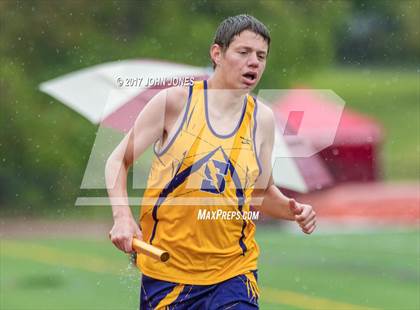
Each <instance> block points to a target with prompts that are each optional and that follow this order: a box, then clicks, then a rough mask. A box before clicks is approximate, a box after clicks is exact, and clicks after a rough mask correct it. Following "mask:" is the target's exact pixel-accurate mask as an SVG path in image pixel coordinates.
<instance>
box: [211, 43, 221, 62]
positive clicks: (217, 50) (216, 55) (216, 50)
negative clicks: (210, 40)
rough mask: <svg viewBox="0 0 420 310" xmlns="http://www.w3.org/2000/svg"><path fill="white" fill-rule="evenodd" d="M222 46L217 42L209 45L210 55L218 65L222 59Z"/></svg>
mask: <svg viewBox="0 0 420 310" xmlns="http://www.w3.org/2000/svg"><path fill="white" fill-rule="evenodd" d="M222 54H223V52H222V48H221V46H220V45H219V44H213V45H212V46H211V47H210V57H211V59H212V60H213V62H214V63H215V64H216V66H218V65H219V64H220V61H221V59H222Z"/></svg>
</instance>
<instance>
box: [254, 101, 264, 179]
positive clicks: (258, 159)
mask: <svg viewBox="0 0 420 310" xmlns="http://www.w3.org/2000/svg"><path fill="white" fill-rule="evenodd" d="M252 98H253V99H254V105H255V106H254V129H253V134H252V140H253V144H254V153H255V158H256V160H257V164H258V170H259V173H258V176H260V175H261V173H262V168H261V162H260V158H259V156H258V152H257V143H256V140H257V139H256V135H257V111H258V103H257V98H256V97H252Z"/></svg>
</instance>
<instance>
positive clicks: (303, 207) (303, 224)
mask: <svg viewBox="0 0 420 310" xmlns="http://www.w3.org/2000/svg"><path fill="white" fill-rule="evenodd" d="M289 208H290V210H291V211H292V213H293V214H294V216H295V221H296V222H297V223H298V224H299V226H300V228H301V229H302V231H303V232H304V233H305V234H311V233H312V232H313V231H314V230H315V227H316V214H315V211H314V210H313V208H312V206H311V205H307V204H303V203H298V202H296V201H295V200H294V199H290V200H289Z"/></svg>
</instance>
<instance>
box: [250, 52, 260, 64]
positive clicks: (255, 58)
mask: <svg viewBox="0 0 420 310" xmlns="http://www.w3.org/2000/svg"><path fill="white" fill-rule="evenodd" d="M259 64H260V63H259V61H258V56H257V53H250V56H249V58H248V66H250V67H258V65H259Z"/></svg>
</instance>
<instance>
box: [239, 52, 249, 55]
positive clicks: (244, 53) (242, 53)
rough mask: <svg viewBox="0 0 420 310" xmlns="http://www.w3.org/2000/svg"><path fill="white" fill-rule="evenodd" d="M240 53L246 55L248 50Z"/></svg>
mask: <svg viewBox="0 0 420 310" xmlns="http://www.w3.org/2000/svg"><path fill="white" fill-rule="evenodd" d="M239 54H241V55H246V54H247V52H246V51H239Z"/></svg>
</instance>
